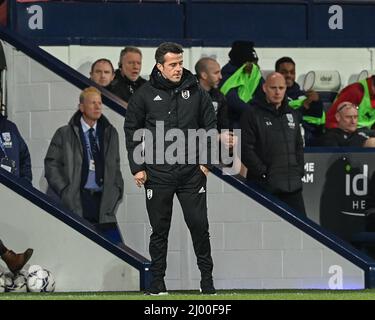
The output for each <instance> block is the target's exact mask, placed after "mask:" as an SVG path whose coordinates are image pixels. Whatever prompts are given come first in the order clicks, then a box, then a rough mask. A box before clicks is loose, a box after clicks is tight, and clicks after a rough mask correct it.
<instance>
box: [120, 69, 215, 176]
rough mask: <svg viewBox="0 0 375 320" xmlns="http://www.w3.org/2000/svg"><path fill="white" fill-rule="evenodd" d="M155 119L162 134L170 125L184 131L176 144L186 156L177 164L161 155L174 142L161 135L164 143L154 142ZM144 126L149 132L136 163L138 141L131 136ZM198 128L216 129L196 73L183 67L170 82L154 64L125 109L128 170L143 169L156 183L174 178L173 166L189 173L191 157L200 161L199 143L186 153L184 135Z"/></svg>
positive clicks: (190, 170) (210, 105)
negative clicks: (178, 76)
mask: <svg viewBox="0 0 375 320" xmlns="http://www.w3.org/2000/svg"><path fill="white" fill-rule="evenodd" d="M157 121H158V122H159V123H158V126H159V128H161V126H164V134H165V133H167V131H168V130H170V129H180V130H181V132H183V133H184V136H185V139H182V140H183V141H182V143H183V145H182V146H181V145H179V144H177V145H178V146H180V147H183V148H185V156H184V158H183V159H181V160H182V161H181V162H179V163H178V164H166V161H165V159H163V157H164V156H165V151H166V150H167V149H168V146H170V145H171V144H172V143H173V142H172V141H166V139H162V140H164V141H163V145H160V140H159V141H158V143H159V144H157V142H156V135H157V134H156V128H157V127H156V122H157ZM143 128H145V129H148V132H151V134H152V136H151V137H150V136H148V135H147V134H146V137H145V140H146V142H145V145H146V146H145V159H146V160H145V163H139V161H138V163H137V161H136V159H135V158H134V154H133V152H134V150H135V148H137V146H138V145H139V144H140V141H135V140H134V138H133V136H134V133H135V132H136V131H137V130H138V129H143ZM199 128H202V129H204V130H206V131H208V130H210V129H216V116H215V111H214V108H213V105H212V101H211V99H210V97H209V95H208V93H207V92H206V91H205V90H204V89H203V88H201V87H200V86H199V85H198V81H197V79H196V77H194V75H193V74H192V73H191V72H190V71H188V70H186V69H184V70H183V75H182V79H181V81H180V82H179V83H173V82H171V81H169V80H167V79H165V78H164V77H163V76H162V75H161V73H160V72H159V71H158V69H157V68H156V67H154V69H153V71H152V74H151V76H150V81H149V82H147V83H146V84H145V85H143V86H142V87H141V88H140V89H139V90H138V91H137V92H135V94H134V95H133V96H132V97H131V99H130V101H129V105H128V109H127V112H126V118H125V124H124V130H125V137H126V147H127V151H128V158H129V165H130V170H131V172H132V173H133V174H135V173H137V172H139V171H142V170H146V172H147V175H148V177H149V179H151V180H152V181H155V182H157V183H170V182H171V181H173V182H174V181H175V180H176V177H175V174H174V173H175V172H176V170H177V171H179V173H181V174H182V175H186V176H187V175H189V174H191V173H192V172H193V171H194V170H195V169H196V165H193V164H191V163H192V161H193V159H194V160H196V163H197V164H198V163H199V162H198V161H197V159H198V155H199V153H198V152H197V149H198V148H199V145H198V144H197V148H196V149H195V150H193V152H190V154H189V153H188V152H187V151H188V139H186V137H187V132H188V130H189V129H199ZM158 134H160V131H158ZM147 141H148V142H147ZM179 143H181V139H180V140H179ZM208 148H210V146H209V147H208ZM151 150H152V151H153V152H152V153H151ZM190 151H192V150H190ZM151 155H152V157H151V158H150V156H151ZM160 157H162V159H161V158H160ZM156 158H158V159H160V160H162V163H160V164H155V163H157V162H156V161H155V160H156ZM187 162H189V163H190V164H187ZM209 162H210V160H209ZM201 164H203V163H201Z"/></svg>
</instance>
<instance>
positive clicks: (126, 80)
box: [111, 46, 146, 103]
mask: <svg viewBox="0 0 375 320" xmlns="http://www.w3.org/2000/svg"><path fill="white" fill-rule="evenodd" d="M141 69H142V51H141V50H140V49H138V48H136V47H130V46H129V47H125V48H124V49H122V50H121V53H120V59H119V63H118V69H117V70H116V72H115V78H114V79H113V81H112V83H111V91H112V92H113V93H114V94H115V95H117V96H119V97H120V98H121V99H123V100H124V101H125V102H126V103H128V102H129V99H130V97H131V95H132V94H133V93H134V92H135V91H136V90H138V89H139V88H140V87H141V86H142V85H143V84H144V83H145V82H146V80H145V79H143V78H142V77H141V76H140V73H141Z"/></svg>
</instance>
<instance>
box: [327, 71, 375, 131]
mask: <svg viewBox="0 0 375 320" xmlns="http://www.w3.org/2000/svg"><path fill="white" fill-rule="evenodd" d="M345 101H349V102H351V103H353V104H355V105H357V106H358V127H359V128H362V127H368V128H371V127H373V126H374V124H375V76H372V77H369V78H367V79H363V80H361V81H359V82H356V83H352V84H350V85H348V86H347V87H345V88H344V89H342V90H341V92H340V93H339V94H338V96H337V98H336V100H335V101H334V103H333V104H332V106H331V107H330V108H329V110H328V111H327V117H326V127H327V128H337V120H336V115H335V114H336V111H337V110H338V108H339V105H341V103H343V102H345Z"/></svg>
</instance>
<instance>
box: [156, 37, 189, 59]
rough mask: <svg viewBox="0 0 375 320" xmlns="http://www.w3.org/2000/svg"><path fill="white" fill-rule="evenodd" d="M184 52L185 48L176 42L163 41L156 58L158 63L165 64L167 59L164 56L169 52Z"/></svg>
mask: <svg viewBox="0 0 375 320" xmlns="http://www.w3.org/2000/svg"><path fill="white" fill-rule="evenodd" d="M168 52H171V53H177V54H178V53H183V52H184V50H183V49H182V46H181V45H180V44H178V43H175V42H163V43H162V44H161V45H160V46H159V47H158V48H157V49H156V52H155V60H156V63H160V64H163V63H164V61H165V59H164V56H165V55H166V54H167V53H168Z"/></svg>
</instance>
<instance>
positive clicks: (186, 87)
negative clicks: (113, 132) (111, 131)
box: [124, 42, 217, 295]
mask: <svg viewBox="0 0 375 320" xmlns="http://www.w3.org/2000/svg"><path fill="white" fill-rule="evenodd" d="M155 60H156V65H155V67H154V68H153V70H152V73H151V76H150V81H149V82H147V83H146V84H145V85H144V86H142V87H141V88H140V89H139V90H138V91H137V92H135V94H134V95H133V96H132V99H131V100H130V102H129V106H128V110H127V114H126V119H125V124H124V130H125V136H126V147H127V151H128V158H129V166H130V170H131V172H132V174H133V175H134V180H135V183H136V185H137V186H138V187H141V186H144V188H145V193H146V207H147V212H148V216H149V219H150V224H151V227H152V234H151V236H150V247H149V250H150V256H151V268H150V270H151V274H152V277H153V278H152V282H151V287H150V289H149V292H148V293H149V294H152V295H163V294H167V289H166V286H165V282H164V277H165V271H166V268H167V262H166V258H167V250H168V234H169V229H170V224H171V218H172V206H173V198H174V195H175V194H176V195H177V198H178V200H179V201H180V204H181V207H182V211H183V214H184V218H185V221H186V223H187V226H188V228H189V230H190V233H191V237H192V240H193V246H194V252H195V254H196V256H197V263H198V267H199V270H200V272H201V282H200V286H201V292H202V293H204V294H214V293H215V288H214V284H213V279H212V270H213V262H212V257H211V246H210V239H209V231H208V218H207V196H206V195H207V194H206V182H207V178H206V176H207V174H208V168H209V166H210V163H209V162H208V163H200V162H199V154H198V150H197V148H199V146H196V147H197V148H195V150H194V152H193V153H194V154H193V157H194V160H195V161H194V163H190V162H189V161H186V160H187V159H186V158H185V159H184V160H183V161H181V162H180V161H176V162H174V163H170V162H169V161H166V159H165V158H167V152H168V147H170V146H172V145H173V144H174V143H181V141H178V139H177V140H176V141H170V140H169V139H167V138H166V136H164V133H162V135H161V140H163V141H162V144H163V146H164V149H162V150H160V149H157V148H156V146H157V145H158V144H159V143H160V141H159V140H158V139H157V138H158V136H160V132H159V131H158V124H159V123H162V124H163V126H164V128H165V131H166V132H167V133H168V132H170V131H172V130H176V131H179V132H183V135H187V133H188V132H189V131H190V132H191V130H193V131H194V130H196V131H197V130H198V129H200V130H203V131H205V132H207V131H209V130H210V129H215V128H216V117H215V111H214V108H213V106H212V102H211V99H210V97H209V96H208V94H207V92H206V91H205V90H203V89H202V88H201V87H200V86H199V85H198V81H197V79H196V77H194V75H193V74H192V73H191V72H190V71H188V70H187V69H185V68H183V49H182V47H181V46H180V45H179V44H176V43H172V42H165V43H162V44H161V45H160V46H159V47H158V48H157V50H156V53H155ZM140 130H141V131H143V130H145V131H149V132H151V137H152V138H151V139H150V140H151V142H152V145H151V146H150V147H147V141H145V144H146V147H145V159H147V155H148V154H152V155H157V154H158V153H159V154H160V153H162V156H163V161H162V163H160V161H158V160H156V161H155V159H154V157H153V156H152V160H151V161H143V162H138V161H137V160H136V158H135V154H134V152H135V151H136V150H137V149H138V148H139V146H140V145H141V144H142V141H141V140H140V139H135V133H137V132H139V131H140ZM185 138H186V137H185ZM214 138H215V139H217V137H216V136H215V137H214ZM182 140H183V142H182V146H183V149H184V150H186V149H188V147H189V146H188V145H187V139H182ZM156 158H157V156H156ZM159 160H160V159H159Z"/></svg>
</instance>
